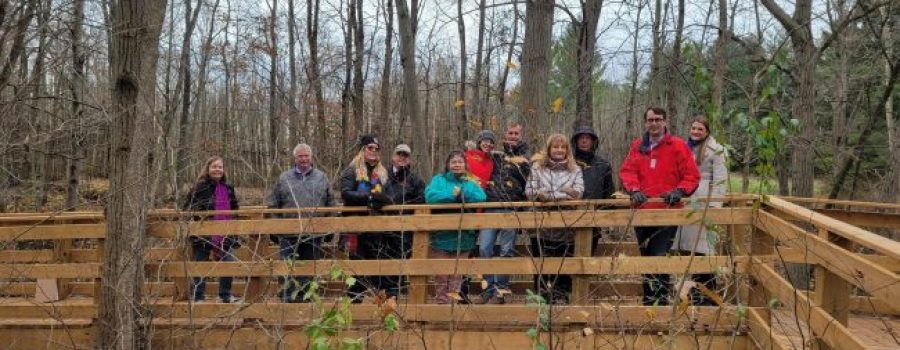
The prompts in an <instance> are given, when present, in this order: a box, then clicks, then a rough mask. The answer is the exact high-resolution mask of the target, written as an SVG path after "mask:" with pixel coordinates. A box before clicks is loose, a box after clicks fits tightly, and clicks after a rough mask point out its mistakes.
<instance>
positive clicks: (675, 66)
mask: <svg viewBox="0 0 900 350" xmlns="http://www.w3.org/2000/svg"><path fill="white" fill-rule="evenodd" d="M684 6H685V4H684V0H678V17H677V18H676V19H675V42H674V43H673V44H672V59H671V62H670V63H669V68H668V69H667V70H666V71H667V72H668V81H669V82H668V84H667V85H668V86H669V88H668V89H666V109H668V112H669V113H668V114H669V116H668V117H667V119H668V120H669V121H668V123H667V124H668V126H669V132H671V133H673V134H677V133H678V128H680V127H681V124H679V118H680V115H679V113H678V91H679V90H680V89H676V88H674V87H676V86H680V85H681V84H679V82H678V80H679V77H680V76H681V42H682V38H683V33H684Z"/></svg>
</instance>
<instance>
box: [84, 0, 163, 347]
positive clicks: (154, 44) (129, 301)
mask: <svg viewBox="0 0 900 350" xmlns="http://www.w3.org/2000/svg"><path fill="white" fill-rule="evenodd" d="M165 8H166V1H165V0H154V1H149V0H120V1H118V2H116V3H114V4H113V5H112V11H111V18H110V19H111V22H112V23H111V24H112V26H113V28H116V30H114V31H112V33H113V35H112V37H111V38H110V53H111V55H110V58H109V60H110V72H111V77H110V78H111V79H110V83H111V85H112V86H113V90H112V104H113V109H112V110H113V115H114V118H113V119H112V123H111V128H110V136H111V139H110V150H111V153H112V156H111V159H110V161H111V162H110V167H109V169H110V170H109V178H110V187H109V198H108V202H107V204H106V211H105V214H106V231H107V232H106V240H105V242H104V255H103V268H102V269H101V271H102V272H101V277H102V285H101V287H102V289H101V293H100V307H99V311H98V316H99V318H100V322H99V327H100V348H102V349H122V350H124V349H143V348H149V339H150V338H149V335H148V334H147V328H146V327H145V326H147V325H146V324H142V323H145V322H149V320H150V317H149V314H147V313H146V310H145V309H144V307H143V305H142V299H143V292H142V289H143V283H144V266H143V265H144V260H143V259H135V257H142V256H144V240H145V237H146V228H147V227H146V214H147V203H149V201H150V200H151V198H150V195H149V185H150V182H151V181H148V180H150V179H152V173H151V171H152V169H153V167H152V165H153V159H152V158H153V157H152V152H151V150H152V148H153V146H152V144H153V142H154V140H155V139H156V137H155V135H154V134H155V132H154V130H156V129H155V128H154V127H153V111H154V107H155V92H156V90H155V86H156V63H157V59H158V55H159V34H160V30H161V27H162V22H163V17H164V11H165Z"/></svg>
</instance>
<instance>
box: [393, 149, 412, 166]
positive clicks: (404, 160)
mask: <svg viewBox="0 0 900 350" xmlns="http://www.w3.org/2000/svg"><path fill="white" fill-rule="evenodd" d="M391 164H393V165H394V166H395V167H398V168H404V167H408V166H409V154H406V153H403V152H397V153H394V155H393V156H391Z"/></svg>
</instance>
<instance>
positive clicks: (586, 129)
mask: <svg viewBox="0 0 900 350" xmlns="http://www.w3.org/2000/svg"><path fill="white" fill-rule="evenodd" d="M579 135H590V136H591V138H592V139H594V143H593V145H592V146H591V151H590V154H591V155H593V154H594V153H595V152H597V147H598V146H599V145H600V142H599V141H600V138H599V137H597V132H596V131H594V128H592V127H590V126H587V125H582V126H579V127H577V128H575V132H574V133H572V139H571V143H572V149H573V150H575V155H576V156H577V155H579V153H583V152H582V151H580V150H578V136H579Z"/></svg>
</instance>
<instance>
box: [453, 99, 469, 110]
mask: <svg viewBox="0 0 900 350" xmlns="http://www.w3.org/2000/svg"><path fill="white" fill-rule="evenodd" d="M465 106H466V101H463V100H457V101H456V103H454V104H453V108H456V109H460V108H463V107H465Z"/></svg>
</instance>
